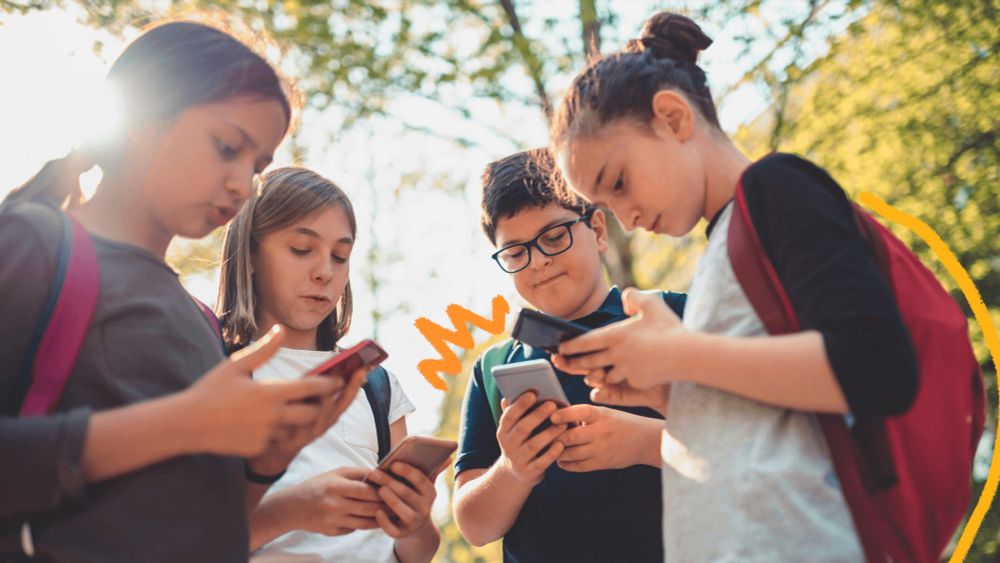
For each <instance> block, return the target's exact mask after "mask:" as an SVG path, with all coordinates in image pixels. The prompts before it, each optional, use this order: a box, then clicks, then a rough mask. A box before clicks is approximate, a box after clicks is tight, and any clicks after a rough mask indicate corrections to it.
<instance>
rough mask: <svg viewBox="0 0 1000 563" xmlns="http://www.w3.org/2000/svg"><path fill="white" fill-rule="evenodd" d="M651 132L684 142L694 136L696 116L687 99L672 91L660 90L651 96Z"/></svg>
mask: <svg viewBox="0 0 1000 563" xmlns="http://www.w3.org/2000/svg"><path fill="white" fill-rule="evenodd" d="M652 104H653V108H652V109H653V122H652V126H653V130H654V131H655V132H657V133H659V134H663V135H670V136H672V137H674V138H675V139H676V140H678V141H680V142H684V141H686V140H688V139H689V138H691V136H692V135H694V131H695V127H696V126H697V116H696V115H695V113H694V109H693V108H692V107H691V104H690V103H689V102H688V100H687V98H685V97H684V95H683V94H681V93H679V92H675V91H673V90H660V91H659V92H657V93H656V95H655V96H653V102H652Z"/></svg>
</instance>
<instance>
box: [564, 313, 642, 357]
mask: <svg viewBox="0 0 1000 563" xmlns="http://www.w3.org/2000/svg"><path fill="white" fill-rule="evenodd" d="M623 322H627V321H619V322H617V323H611V324H609V325H606V326H604V327H601V328H597V329H594V330H592V331H590V332H587V333H585V334H581V335H580V336H577V337H575V338H572V339H570V340H567V341H565V342H562V343H560V344H559V355H560V356H575V355H577V354H591V353H594V352H599V351H601V350H606V349H608V348H611V347H612V345H613V343H614V341H615V340H616V338H617V333H618V329H619V328H620V326H621V324H622V323H623Z"/></svg>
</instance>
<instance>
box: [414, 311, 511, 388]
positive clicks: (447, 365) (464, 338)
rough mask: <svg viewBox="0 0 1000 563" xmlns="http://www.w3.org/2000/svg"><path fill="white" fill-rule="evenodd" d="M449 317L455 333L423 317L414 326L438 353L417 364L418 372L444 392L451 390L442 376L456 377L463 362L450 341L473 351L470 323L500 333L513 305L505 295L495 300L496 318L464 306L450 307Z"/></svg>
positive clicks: (494, 313)
mask: <svg viewBox="0 0 1000 563" xmlns="http://www.w3.org/2000/svg"><path fill="white" fill-rule="evenodd" d="M445 311H446V312H447V313H448V318H450V319H451V324H452V325H453V326H454V327H455V330H448V329H446V328H444V327H443V326H441V325H439V324H437V323H435V322H434V321H432V320H430V319H428V318H426V317H420V318H419V319H417V320H416V321H414V323H413V324H414V325H415V326H416V327H417V330H419V331H420V334H422V335H424V338H426V339H427V342H428V343H430V345H431V346H433V347H434V349H435V350H437V353H438V354H439V355H440V358H439V359H436V360H435V359H427V360H422V361H421V362H419V363H418V364H417V369H418V370H419V371H420V373H421V374H422V375H423V376H424V379H426V380H427V382H428V383H430V384H431V385H432V386H433V387H434V388H435V389H440V390H441V391H447V390H448V384H447V383H445V381H444V379H441V376H440V375H438V374H439V373H447V374H452V375H454V374H457V373H459V372H460V371H462V361H461V360H459V359H458V356H456V355H455V352H453V351H452V349H451V348H450V347H449V346H448V344H447V343H448V342H451V343H452V344H455V345H456V346H458V347H460V348H464V349H466V350H471V349H472V348H473V347H474V346H475V345H476V343H475V341H474V340H473V339H472V332H471V331H470V330H469V327H468V324H472V325H475V326H477V327H479V328H481V329H483V330H485V331H487V332H489V333H490V334H500V333H502V332H503V331H504V328H505V327H506V326H507V313H509V312H510V305H508V304H507V300H506V299H504V298H503V296H502V295H497V296H496V297H494V298H493V318H492V319H487V318H485V317H481V316H479V315H477V314H475V313H473V312H472V311H470V310H468V309H466V308H465V307H462V306H461V305H455V304H451V305H448V307H447V308H446V309H445Z"/></svg>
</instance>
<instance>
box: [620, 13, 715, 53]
mask: <svg viewBox="0 0 1000 563" xmlns="http://www.w3.org/2000/svg"><path fill="white" fill-rule="evenodd" d="M711 44H712V39H711V38H709V37H708V36H707V35H705V33H704V32H703V31H702V30H701V28H700V27H698V24H696V23H694V22H693V21H691V19H690V18H687V17H685V16H682V15H680V14H672V13H670V12H659V13H657V14H654V15H653V16H652V17H650V18H649V19H648V20H646V25H644V26H643V27H642V36H641V37H639V39H633V40H631V41H629V42H628V45H627V46H626V48H625V50H626V51H629V52H634V53H641V52H644V51H651V52H652V53H653V54H654V55H655V56H657V57H660V58H669V59H674V60H676V61H680V62H682V63H685V64H688V65H692V66H693V65H695V64H696V62H697V60H698V53H699V52H700V51H704V50H705V49H707V48H708V46H709V45H711Z"/></svg>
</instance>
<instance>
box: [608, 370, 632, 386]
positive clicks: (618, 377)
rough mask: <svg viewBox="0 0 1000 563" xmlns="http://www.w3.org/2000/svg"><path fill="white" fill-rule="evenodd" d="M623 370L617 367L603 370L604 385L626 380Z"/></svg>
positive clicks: (617, 383) (621, 382)
mask: <svg viewBox="0 0 1000 563" xmlns="http://www.w3.org/2000/svg"><path fill="white" fill-rule="evenodd" d="M626 379H627V378H626V377H625V372H624V371H623V370H621V369H618V368H614V367H612V368H608V369H606V370H604V385H621V384H624V383H625V381H626Z"/></svg>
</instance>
